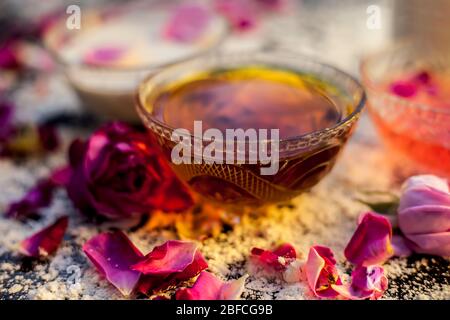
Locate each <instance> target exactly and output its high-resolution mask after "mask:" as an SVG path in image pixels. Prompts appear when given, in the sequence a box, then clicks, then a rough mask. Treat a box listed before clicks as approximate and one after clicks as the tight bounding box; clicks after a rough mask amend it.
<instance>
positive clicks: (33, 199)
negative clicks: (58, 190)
mask: <svg viewBox="0 0 450 320" xmlns="http://www.w3.org/2000/svg"><path fill="white" fill-rule="evenodd" d="M54 189H55V184H54V183H53V181H52V180H51V179H44V180H41V181H39V182H38V183H37V184H36V186H34V187H33V188H32V189H31V190H29V191H28V192H27V193H26V194H25V196H24V197H23V198H22V199H21V200H19V201H16V202H13V203H11V204H10V205H9V207H8V209H7V211H6V213H5V215H6V217H8V218H16V219H23V218H27V217H30V216H34V215H36V214H37V211H38V210H39V209H41V208H45V207H48V206H49V205H50V203H51V201H52V199H53V191H54Z"/></svg>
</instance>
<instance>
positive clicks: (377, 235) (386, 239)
mask: <svg viewBox="0 0 450 320" xmlns="http://www.w3.org/2000/svg"><path fill="white" fill-rule="evenodd" d="M359 220H360V222H359V225H358V227H357V229H356V231H355V233H354V234H353V236H352V238H351V239H350V242H349V243H348V244H347V247H346V248H345V251H344V254H345V257H346V258H347V260H348V261H350V262H351V263H353V264H355V265H361V266H370V265H374V264H381V263H383V262H385V261H386V260H387V259H389V258H390V257H391V256H392V255H393V253H394V252H393V249H392V246H391V239H392V227H391V223H390V222H389V219H387V218H386V217H383V216H381V215H379V214H376V213H373V212H367V213H364V214H362V215H361V217H360V219H359Z"/></svg>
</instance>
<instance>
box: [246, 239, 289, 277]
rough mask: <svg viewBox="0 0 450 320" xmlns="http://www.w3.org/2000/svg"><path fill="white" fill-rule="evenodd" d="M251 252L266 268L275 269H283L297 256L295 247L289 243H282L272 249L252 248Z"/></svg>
mask: <svg viewBox="0 0 450 320" xmlns="http://www.w3.org/2000/svg"><path fill="white" fill-rule="evenodd" d="M251 254H252V257H253V258H256V260H257V261H258V262H259V263H261V264H262V265H263V266H265V267H266V268H269V269H274V270H277V271H282V270H285V269H286V267H287V266H288V265H289V263H291V262H292V261H294V260H295V259H296V258H297V253H296V251H295V248H294V247H293V246H292V245H291V244H289V243H285V244H282V245H281V246H279V247H278V248H276V249H275V250H273V251H270V250H264V249H260V248H253V249H252V251H251Z"/></svg>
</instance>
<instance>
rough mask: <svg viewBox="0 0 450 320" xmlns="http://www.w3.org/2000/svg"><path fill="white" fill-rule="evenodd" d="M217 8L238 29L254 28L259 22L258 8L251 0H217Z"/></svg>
mask: <svg viewBox="0 0 450 320" xmlns="http://www.w3.org/2000/svg"><path fill="white" fill-rule="evenodd" d="M214 4H215V8H216V10H217V11H218V12H219V13H220V14H222V15H223V16H224V17H225V18H226V19H227V20H228V22H229V23H230V24H231V26H232V27H233V28H234V29H235V30H238V31H246V30H249V29H252V28H254V27H255V26H256V24H257V14H256V10H255V8H254V6H253V3H252V2H251V1H241V0H215V3H214Z"/></svg>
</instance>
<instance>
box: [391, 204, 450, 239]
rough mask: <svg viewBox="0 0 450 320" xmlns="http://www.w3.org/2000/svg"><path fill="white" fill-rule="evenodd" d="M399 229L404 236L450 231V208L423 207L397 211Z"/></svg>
mask: <svg viewBox="0 0 450 320" xmlns="http://www.w3.org/2000/svg"><path fill="white" fill-rule="evenodd" d="M398 222H399V227H400V229H401V230H402V232H403V233H405V234H425V233H437V232H446V231H448V230H450V206H438V205H423V206H416V207H410V208H407V209H404V210H401V211H399V213H398Z"/></svg>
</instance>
